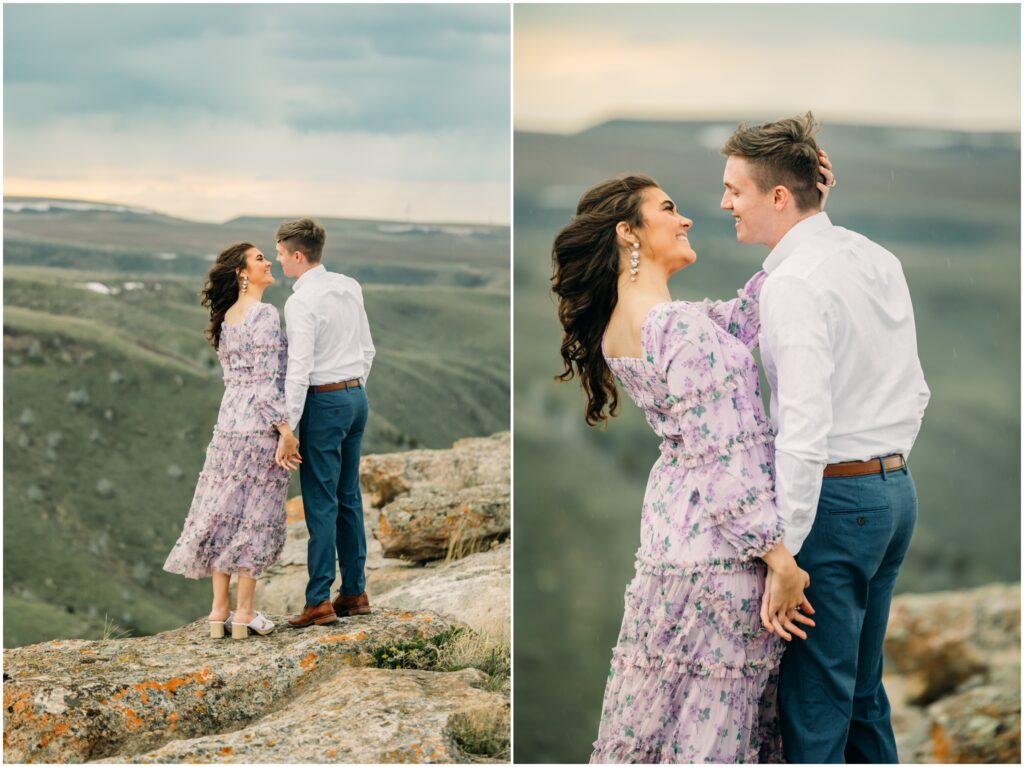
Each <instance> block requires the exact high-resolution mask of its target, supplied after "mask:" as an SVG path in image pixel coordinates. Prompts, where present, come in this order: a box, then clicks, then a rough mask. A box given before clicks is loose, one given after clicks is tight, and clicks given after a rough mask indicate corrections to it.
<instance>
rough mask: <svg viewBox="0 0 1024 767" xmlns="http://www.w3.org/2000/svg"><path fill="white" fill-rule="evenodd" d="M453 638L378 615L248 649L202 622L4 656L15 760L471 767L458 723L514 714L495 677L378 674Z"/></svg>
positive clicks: (432, 624) (8, 742) (256, 642)
mask: <svg viewBox="0 0 1024 767" xmlns="http://www.w3.org/2000/svg"><path fill="white" fill-rule="evenodd" d="M268 617H270V618H271V620H274V621H275V622H277V623H278V624H279V625H281V624H283V623H284V620H285V616H282V615H270V616H268ZM452 628H453V624H452V622H451V621H449V620H448V619H446V618H444V617H443V616H441V615H438V614H436V613H430V612H426V611H419V612H409V613H404V612H400V611H397V610H383V609H378V610H375V611H374V612H373V613H371V614H370V615H362V616H358V617H356V618H349V619H346V620H345V621H344V622H339V623H338V624H335V625H333V626H315V627H310V628H308V629H304V630H297V629H287V628H280V629H279V630H278V631H275V632H274V633H273V634H271V635H269V636H266V637H251V638H250V639H247V640H244V641H235V640H232V639H230V638H225V639H220V640H213V639H210V638H209V636H208V633H209V632H208V629H207V624H206V621H204V620H199V621H196V622H195V623H192V624H189V625H188V626H185V627H183V628H180V629H176V630H174V631H168V632H164V633H162V634H156V635H154V636H149V637H139V638H134V639H119V640H101V641H86V640H68V641H54V642H46V643H43V644H37V645H30V646H27V647H19V648H15V649H11V650H5V651H4V669H5V671H4V709H5V717H4V759H5V761H7V762H81V761H90V760H103V761H115V760H119V761H132V762H134V761H190V762H194V761H207V760H208V761H235V762H237V761H241V762H245V761H253V762H259V761H270V762H305V761H309V762H326V761H338V762H344V761H367V762H390V761H417V762H451V761H464V760H465V757H466V754H465V753H464V751H463V750H462V749H461V747H460V746H459V744H458V741H457V738H456V734H457V733H455V732H453V730H452V725H451V720H452V717H454V716H456V715H459V714H461V715H463V716H469V715H472V714H473V713H474V712H479V711H481V710H483V711H486V712H489V715H491V716H495V717H498V718H500V717H501V716H502V712H503V711H504V710H505V709H506V708H507V702H506V701H505V700H504V699H503V698H502V697H501V696H499V695H497V694H495V693H492V692H488V691H486V690H484V689H480V688H481V687H483V685H484V682H485V681H486V675H485V674H483V673H482V672H480V671H477V670H475V669H467V670H466V671H463V672H457V673H435V672H429V671H403V670H389V669H379V668H373V667H372V666H374V664H375V655H377V654H379V651H380V648H381V647H385V648H386V647H388V646H393V645H396V644H408V643H413V642H416V641H420V642H422V641H424V640H430V639H431V638H437V637H439V636H443V635H445V632H449V633H450V631H451V629H452ZM361 720H363V721H364V725H365V726H362V727H354V725H353V723H354V722H359V721H361Z"/></svg>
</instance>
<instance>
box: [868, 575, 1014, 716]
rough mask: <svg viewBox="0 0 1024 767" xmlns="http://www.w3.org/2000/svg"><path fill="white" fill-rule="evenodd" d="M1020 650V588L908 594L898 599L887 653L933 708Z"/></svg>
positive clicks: (918, 697)
mask: <svg viewBox="0 0 1024 767" xmlns="http://www.w3.org/2000/svg"><path fill="white" fill-rule="evenodd" d="M1019 649H1020V586H1019V585H1017V586H1016V587H1013V586H1009V587H1008V586H1006V585H1002V584H993V585H990V586H985V587H982V588H978V589H971V590H970V591H968V592H948V591H942V592H935V593H932V594H905V595H901V596H899V597H897V598H896V599H895V600H893V605H892V610H891V612H890V615H889V626H888V631H887V633H886V638H885V650H886V653H887V655H888V657H889V658H890V659H891V661H892V668H893V670H895V671H898V672H899V673H901V674H904V675H906V676H907V678H908V681H909V683H910V686H909V694H910V700H911V702H913V703H916V704H918V705H927V704H929V703H932V702H933V701H936V700H938V699H939V698H940V697H942V696H943V695H947V694H949V693H951V692H953V691H954V690H956V689H957V688H958V687H959V686H960V685H961V684H963V683H964V682H966V681H967V680H968V679H971V678H972V677H973V676H975V675H977V674H979V673H983V672H985V671H986V669H988V668H991V667H993V665H998V664H999V663H1000V662H1001V661H1002V660H1006V659H1010V660H1013V659H1014V658H1017V659H1018V660H1019Z"/></svg>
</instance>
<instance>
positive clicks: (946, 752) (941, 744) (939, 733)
mask: <svg viewBox="0 0 1024 767" xmlns="http://www.w3.org/2000/svg"><path fill="white" fill-rule="evenodd" d="M931 735H932V756H933V757H934V758H935V761H936V762H938V763H939V764H948V763H949V762H951V761H956V760H953V759H950V757H951V756H952V753H951V752H952V751H953V748H952V745H951V744H950V742H949V738H947V737H946V731H945V729H943V727H942V725H941V724H939V723H938V722H933V723H932V732H931Z"/></svg>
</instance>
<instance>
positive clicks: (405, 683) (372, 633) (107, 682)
mask: <svg viewBox="0 0 1024 767" xmlns="http://www.w3.org/2000/svg"><path fill="white" fill-rule="evenodd" d="M508 460H509V435H508V434H507V433H504V434H498V435H494V437H491V438H484V439H468V440H461V441H459V442H457V443H456V444H455V446H454V447H453V449H452V450H448V451H428V450H419V451H412V452H409V453H400V454H394V455H384V456H367V457H366V458H365V459H364V462H363V465H362V467H361V479H362V482H363V486H364V489H365V491H366V501H367V503H366V505H367V508H366V524H367V532H368V536H367V542H368V545H369V555H368V560H367V591H368V592H369V594H370V599H371V604H372V606H373V611H372V612H371V613H370V614H369V615H361V616H356V617H353V618H348V619H344V620H342V621H339V622H338V623H336V624H334V625H329V626H313V627H310V628H308V629H303V630H295V629H289V628H287V627H286V626H285V625H284V624H285V621H286V619H287V617H288V615H289V614H290V613H293V612H297V611H298V610H300V609H301V607H302V601H303V590H304V587H305V580H306V568H305V542H306V530H305V524H304V522H303V518H302V504H301V499H293V500H292V501H290V502H289V505H288V518H289V524H288V543H287V546H286V549H285V553H284V556H283V557H282V559H281V560H280V561H279V562H278V563H277V565H276V566H275V567H274V568H273V571H272V572H269V573H268V575H267V576H266V577H264V578H263V579H261V581H260V585H259V587H258V590H257V604H258V606H259V609H260V610H261V611H263V612H264V614H266V615H267V616H268V617H269V618H270V619H271V620H273V621H274V622H275V623H277V624H278V627H279V628H278V630H277V631H275V632H274V633H273V634H271V635H269V636H266V637H255V636H253V637H250V638H249V639H247V640H245V641H233V640H232V639H230V638H225V639H220V640H212V639H209V638H208V628H207V624H206V621H205V620H204V619H202V618H201V619H199V620H197V621H195V622H194V623H191V624H189V625H187V626H184V627H182V628H180V629H177V630H174V631H168V632H164V633H162V634H157V635H154V636H149V637H139V638H120V639H107V640H101V641H84V640H67V641H54V642H46V643H42V644H37V645H30V646H27V647H19V648H14V649H10V650H4V677H3V678H4V685H3V691H4V709H5V716H4V761H5V762H83V761H101V762H234V763H245V762H249V763H260V762H278V763H280V762H285V763H287V762H292V763H295V762H299V763H302V762H318V763H323V762H329V763H345V762H348V763H391V762H422V763H435V762H502V761H507V760H508V755H509V736H510V718H509V710H510V709H509V700H510V698H509V696H510V683H509V667H510V665H509V664H510V659H509V658H508V651H509V643H508V638H509V635H510V626H509V618H510V613H509V600H510V566H511V561H510V543H509V542H508V536H509V528H510V524H509V523H510V517H509V503H508V499H509V466H508ZM439 500H440V502H439ZM385 551H387V553H388V554H389V555H391V558H387V559H386V558H385V557H384V553H385ZM398 556H404V557H406V559H404V560H403V559H397V558H394V557H398Z"/></svg>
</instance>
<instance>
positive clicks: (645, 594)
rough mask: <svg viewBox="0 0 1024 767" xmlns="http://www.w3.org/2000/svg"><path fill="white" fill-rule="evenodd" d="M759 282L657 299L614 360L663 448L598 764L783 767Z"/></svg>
mask: <svg viewBox="0 0 1024 767" xmlns="http://www.w3.org/2000/svg"><path fill="white" fill-rule="evenodd" d="M763 280H764V273H763V272H759V273H758V274H757V275H755V276H754V277H753V278H752V279H751V280H750V281H749V282H748V283H747V285H746V286H745V287H744V289H743V290H741V291H739V298H737V299H734V300H732V301H724V302H711V301H704V302H703V303H691V302H686V301H673V302H670V303H663V304H658V305H657V306H655V307H653V308H652V309H651V310H650V312H649V313H648V315H647V317H646V318H645V319H644V322H643V327H642V330H641V345H642V347H643V351H644V356H643V357H642V358H630V357H618V358H616V357H606V358H607V361H608V365H609V367H610V368H611V370H612V372H613V373H614V374H615V376H616V378H617V379H618V381H619V384H620V385H621V386H622V388H624V389H625V390H626V392H627V393H628V394H629V396H630V397H631V398H632V399H633V401H634V402H636V404H637V405H638V406H639V407H640V408H642V409H643V411H644V414H645V416H646V417H647V421H648V423H650V425H651V427H652V428H653V429H654V431H655V432H657V434H658V435H660V436H661V438H662V442H661V456H660V457H659V459H658V460H657V462H656V463H655V464H654V467H653V469H652V470H651V474H650V478H649V481H648V484H647V493H646V496H645V498H644V505H643V513H642V515H641V543H640V548H639V550H638V551H637V557H636V576H635V577H634V578H633V580H632V582H631V583H630V584H629V586H628V587H627V589H626V598H625V602H626V606H625V615H624V616H623V619H622V628H621V629H620V633H619V640H618V644H617V645H616V646H615V649H614V650H613V652H612V662H611V671H610V673H609V675H608V683H607V686H606V687H605V693H604V706H603V710H602V714H601V727H600V732H599V734H598V739H597V741H596V742H595V743H594V753H593V755H592V756H591V762H634V763H636V762H690V763H697V762H718V763H722V762H727V763H733V762H758V761H760V762H779V761H782V748H781V741H780V738H779V735H778V712H777V708H776V703H775V700H776V682H777V667H778V663H779V660H780V658H781V656H782V651H783V644H782V642H781V640H780V639H778V638H777V637H775V636H774V635H773V634H769V633H768V632H766V631H765V630H764V629H763V628H762V626H761V621H760V618H759V611H760V605H761V595H762V593H763V591H764V579H765V572H766V570H765V566H764V564H763V563H762V562H761V560H760V559H757V557H758V555H760V554H762V553H764V552H766V551H768V550H769V549H771V548H772V547H773V546H774V545H775V544H776V543H777V542H778V541H780V540H782V528H781V526H780V525H779V522H778V518H777V515H776V512H775V508H774V505H773V498H774V448H773V444H772V436H773V434H772V431H771V429H770V426H769V423H768V419H767V418H766V416H765V413H764V408H763V406H762V404H761V394H760V391H759V384H758V375H757V365H756V364H755V362H754V359H753V357H752V356H751V352H750V349H751V348H753V347H754V346H756V344H757V335H758V329H759V317H758V305H757V295H758V292H759V291H760V287H761V283H762V281H763Z"/></svg>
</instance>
